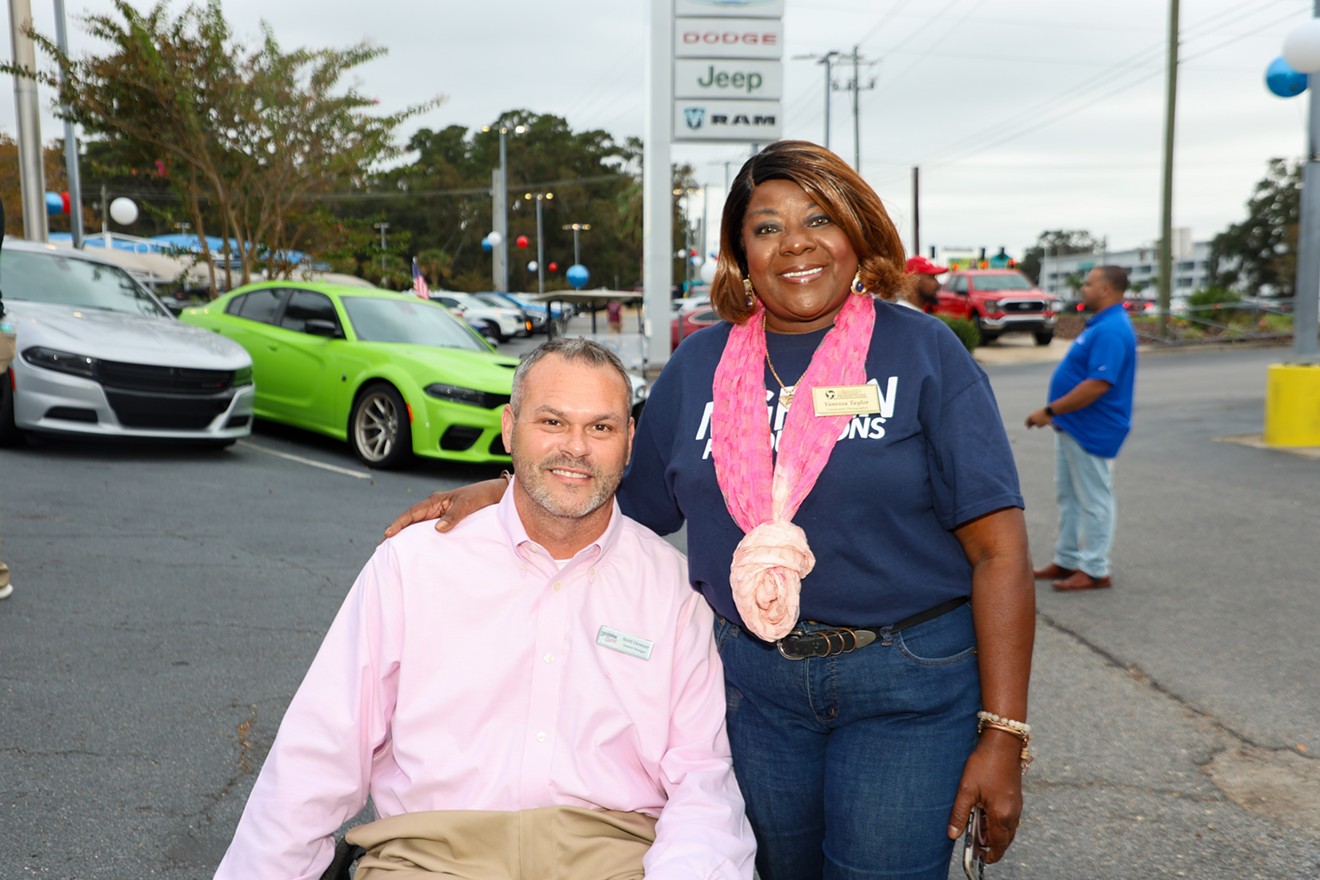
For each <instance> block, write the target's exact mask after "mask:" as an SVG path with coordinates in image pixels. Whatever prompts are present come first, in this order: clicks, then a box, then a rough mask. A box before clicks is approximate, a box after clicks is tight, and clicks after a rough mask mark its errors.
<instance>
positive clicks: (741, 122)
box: [642, 0, 785, 366]
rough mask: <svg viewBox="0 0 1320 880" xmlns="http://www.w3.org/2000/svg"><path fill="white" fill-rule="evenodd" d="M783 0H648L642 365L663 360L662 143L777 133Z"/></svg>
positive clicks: (742, 139)
mask: <svg viewBox="0 0 1320 880" xmlns="http://www.w3.org/2000/svg"><path fill="white" fill-rule="evenodd" d="M784 2H785V0H651V22H650V26H651V41H650V54H649V56H648V58H647V66H646V75H647V114H646V131H645V136H646V146H645V151H644V154H643V157H644V163H645V167H644V169H643V179H642V188H643V198H644V200H645V205H646V207H645V214H644V219H643V241H644V244H643V249H644V254H643V263H644V268H643V283H644V284H645V287H646V300H645V303H646V314H647V315H648V316H649V317H648V318H647V322H646V328H645V330H646V334H647V336H648V341H647V350H646V351H647V361H648V362H649V363H650V364H651V365H656V366H658V365H662V364H664V362H665V361H667V360H668V359H669V341H670V337H669V328H668V326H666V325H667V323H668V321H669V302H670V292H671V289H672V286H673V263H672V254H673V253H674V232H673V213H672V211H673V205H672V197H673V180H672V170H671V149H672V144H673V143H721V142H723V143H749V144H755V143H765V142H767V141H774V140H778V139H779V138H780V137H782V130H783V115H784V111H783V95H784V70H783V43H784V27H783V17H784ZM702 249H703V250H704V249H705V242H704V241H703V242H702ZM662 322H663V323H662Z"/></svg>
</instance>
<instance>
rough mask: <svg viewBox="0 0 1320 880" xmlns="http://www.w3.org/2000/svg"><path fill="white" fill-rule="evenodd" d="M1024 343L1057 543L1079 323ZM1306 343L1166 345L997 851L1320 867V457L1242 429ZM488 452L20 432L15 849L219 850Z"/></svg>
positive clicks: (1036, 458) (994, 869) (123, 866)
mask: <svg viewBox="0 0 1320 880" xmlns="http://www.w3.org/2000/svg"><path fill="white" fill-rule="evenodd" d="M1015 347H1016V346H1012V345H1005V344H1004V343H1002V342H1001V343H1000V344H999V345H997V346H995V347H993V348H996V349H998V350H1002V351H1009V350H1011V349H1013V348H1015ZM503 348H504V349H505V350H508V346H505V347H503ZM1028 348H1029V349H1030V351H1031V354H1030V356H1028V355H1027V354H1025V353H1023V354H1020V355H1019V356H1016V357H1012V358H1010V357H1009V356H1008V355H1001V357H1003V358H1004V360H1003V361H1000V362H997V363H994V362H988V361H986V360H984V359H983V361H982V362H983V363H985V364H986V368H987V370H988V372H989V373H990V376H991V381H992V383H993V385H994V388H995V391H996V394H997V395H998V398H999V401H1000V406H1001V410H1002V412H1003V415H1004V418H1005V422H1006V424H1007V426H1008V430H1009V436H1010V439H1011V440H1012V442H1013V447H1014V450H1015V454H1016V456H1017V459H1018V464H1019V470H1020V472H1021V475H1022V482H1023V490H1024V494H1025V496H1026V498H1027V505H1028V508H1027V518H1028V524H1029V528H1030V533H1031V539H1032V544H1033V547H1034V548H1035V552H1036V555H1037V558H1038V561H1043V560H1044V559H1045V558H1046V557H1047V555H1048V551H1049V546H1050V544H1051V542H1052V539H1053V518H1054V506H1053V490H1052V450H1051V445H1050V438H1049V437H1048V435H1047V434H1045V433H1044V432H1040V431H1034V432H1027V431H1026V430H1025V429H1024V428H1022V427H1021V420H1022V418H1023V417H1024V416H1025V413H1026V412H1027V411H1028V409H1030V408H1034V407H1035V406H1036V405H1038V403H1037V402H1038V401H1039V399H1040V396H1041V395H1042V394H1043V391H1044V387H1045V383H1046V382H1047V380H1048V375H1049V371H1050V369H1051V364H1050V363H1049V362H1048V360H1045V361H1044V362H1042V360H1041V359H1042V358H1054V357H1057V355H1058V354H1061V352H1062V350H1063V346H1062V345H1061V344H1060V343H1056V344H1055V345H1053V346H1050V347H1049V348H1048V349H1047V350H1045V351H1037V350H1035V347H1034V346H1030V347H1028ZM1055 349H1057V351H1055ZM988 351H989V349H987V352H988ZM984 354H985V353H983V356H984ZM1283 354H1284V352H1282V351H1280V350H1241V351H1226V352H1206V353H1183V354H1177V355H1159V356H1148V357H1147V356H1143V359H1142V364H1141V368H1140V377H1139V388H1138V403H1137V427H1136V430H1135V431H1134V433H1133V436H1132V439H1131V441H1130V442H1129V445H1128V447H1127V448H1126V449H1125V450H1124V452H1123V456H1122V457H1121V458H1120V460H1119V465H1118V470H1117V477H1116V479H1117V486H1118V494H1119V504H1120V509H1119V531H1118V539H1117V545H1116V553H1115V572H1114V576H1115V587H1114V589H1112V590H1108V591H1103V592H1101V593H1093V594H1081V595H1064V594H1056V593H1053V592H1052V591H1050V590H1048V588H1045V589H1043V590H1041V591H1040V592H1039V617H1038V636H1037V650H1036V657H1035V664H1034V677H1033V685H1032V710H1031V721H1032V724H1033V726H1034V727H1035V728H1036V736H1035V740H1036V746H1037V749H1038V752H1039V758H1038V760H1037V762H1036V765H1035V767H1034V768H1033V769H1032V771H1031V773H1030V775H1029V776H1028V777H1027V780H1026V790H1027V809H1026V813H1025V815H1024V820H1023V825H1022V828H1021V830H1020V834H1019V839H1018V842H1017V843H1016V844H1015V846H1014V848H1013V849H1012V850H1011V851H1010V853H1009V855H1008V857H1007V858H1006V859H1005V860H1004V861H1003V862H1001V863H1000V864H998V865H995V866H991V867H990V868H988V869H987V872H986V875H987V877H992V878H993V877H1000V878H1063V877H1073V876H1083V877H1099V878H1132V880H1146V878H1155V877H1161V878H1162V877H1201V876H1213V877H1220V876H1223V877H1234V878H1269V880H1302V878H1315V877H1317V876H1320V772H1317V767H1320V762H1318V761H1317V757H1316V756H1317V755H1318V754H1320V688H1317V687H1316V684H1315V670H1316V669H1317V668H1320V640H1317V638H1316V621H1317V620H1320V589H1317V586H1316V583H1317V581H1316V575H1315V573H1316V572H1317V571H1320V542H1318V541H1316V540H1315V538H1316V535H1317V530H1316V524H1317V523H1320V460H1317V459H1316V458H1310V457H1307V456H1305V455H1301V454H1293V453H1289V452H1284V451H1279V450H1269V449H1262V448H1254V447H1252V446H1249V445H1243V444H1242V443H1238V442H1227V441H1226V438H1241V437H1247V436H1250V435H1251V434H1252V433H1253V432H1255V433H1257V434H1258V433H1259V431H1260V428H1261V419H1262V413H1263V395H1264V388H1265V378H1264V377H1265V368H1266V366H1267V365H1268V364H1269V363H1271V362H1273V361H1276V360H1279V359H1280V358H1281V357H1282V356H1283ZM1009 361H1012V362H1009ZM494 470H497V469H491V468H475V467H454V466H451V465H445V464H441V463H435V462H427V463H423V464H422V465H420V466H419V467H418V468H416V469H414V470H412V471H406V472H402V473H381V472H372V471H367V470H365V469H364V468H362V467H361V466H360V465H359V464H358V463H357V462H356V460H355V459H353V458H352V457H351V455H350V454H349V453H348V451H347V448H346V447H343V446H342V445H340V444H337V443H333V442H331V441H328V440H322V439H320V438H316V437H312V436H310V435H306V434H302V433H299V432H296V431H291V430H285V429H278V428H268V427H263V428H261V429H260V430H259V431H258V432H257V433H256V434H254V436H253V437H252V438H250V439H248V440H244V441H241V442H240V443H239V444H237V445H235V446H234V447H232V448H230V449H229V450H227V451H222V452H215V451H209V452H208V451H200V450H187V449H178V448H172V447H154V446H137V445H127V446H113V447H101V446H98V445H96V444H90V443H81V442H78V443H74V442H55V443H50V444H46V445H42V446H38V447H34V448H30V449H24V450H0V541H2V542H3V543H2V545H0V547H2V550H0V556H3V558H4V559H5V560H6V561H7V562H9V563H10V565H11V566H12V567H13V570H14V574H13V578H14V583H15V594H14V596H13V597H12V598H11V599H8V600H5V601H3V602H0V756H3V760H0V816H3V817H4V829H5V833H4V834H3V835H0V877H3V878H8V877H15V878H17V877H51V878H70V877H77V878H120V877H124V876H147V877H162V878H171V880H175V878H177V880H184V878H196V877H205V876H209V873H210V871H211V870H212V869H213V868H214V865H215V864H216V862H217V861H218V860H219V858H220V855H221V853H222V852H223V850H224V848H225V846H226V844H227V842H228V837H229V835H230V833H231V832H232V829H233V827H234V824H235V823H236V821H237V818H238V815H239V812H240V811H241V809H242V806H243V801H244V798H245V797H246V794H247V791H248V789H249V788H250V786H251V784H252V780H253V774H254V773H255V771H256V769H257V768H258V767H259V766H260V763H261V760H262V757H263V756H264V754H265V751H266V749H267V748H268V747H269V744H270V741H271V739H272V737H273V736H274V733H275V729H276V726H277V725H278V722H279V718H280V716H281V714H282V712H283V709H284V706H285V705H286V704H287V701H288V699H289V698H290V696H291V695H292V692H293V690H294V689H295V688H296V687H297V684H298V682H299V681H300V679H301V676H302V673H303V671H304V669H305V668H306V665H307V663H308V662H309V660H310V658H311V656H312V654H313V653H314V652H315V650H316V647H317V645H318V644H319V640H320V637H321V634H322V633H323V631H324V629H325V627H326V625H327V624H328V622H329V620H330V619H331V617H332V616H333V614H334V612H335V610H336V609H337V607H338V605H339V602H340V601H341V599H342V597H343V595H344V592H345V591H346V590H347V588H348V585H349V584H350V583H351V581H352V579H353V577H354V575H355V574H356V572H357V571H358V569H359V568H360V567H361V566H362V564H363V563H364V561H365V560H366V558H367V557H368V556H369V554H370V553H371V551H372V549H373V547H374V545H375V543H376V540H377V538H378V535H379V533H380V530H381V529H382V528H383V526H384V525H385V524H386V523H387V522H388V521H389V520H390V519H391V518H392V517H393V516H394V515H395V514H396V513H398V512H399V511H400V510H402V509H403V508H404V507H406V506H407V505H409V504H411V503H412V502H413V501H414V500H416V499H418V498H421V497H423V496H424V495H425V494H427V493H428V492H430V491H433V490H435V489H438V488H443V487H446V486H450V485H456V484H459V483H463V482H468V481H471V480H473V479H478V478H482V477H485V476H488V475H490V474H491V473H492V472H493V471H494Z"/></svg>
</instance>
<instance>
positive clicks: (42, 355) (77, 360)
mask: <svg viewBox="0 0 1320 880" xmlns="http://www.w3.org/2000/svg"><path fill="white" fill-rule="evenodd" d="M23 360H25V361H27V362H28V363H29V364H31V365H32V366H34V367H41V368H42V369H45V370H54V371H55V372H57V373H68V374H69V375H70V376H82V377H83V378H84V379H95V378H96V358H92V357H87V356H86V355H81V354H72V353H70V352H67V351H59V350H58V349H54V348H43V347H41V346H40V345H34V346H32V347H31V348H26V349H24V350H23Z"/></svg>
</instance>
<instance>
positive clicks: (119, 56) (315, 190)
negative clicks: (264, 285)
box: [6, 0, 440, 290]
mask: <svg viewBox="0 0 1320 880" xmlns="http://www.w3.org/2000/svg"><path fill="white" fill-rule="evenodd" d="M112 2H113V4H114V7H115V13H116V15H92V16H88V17H87V18H86V19H85V26H86V29H87V31H88V32H89V33H90V34H91V35H92V36H94V37H97V38H98V39H99V40H100V41H102V42H103V43H104V44H106V45H108V47H109V50H108V51H107V53H106V54H104V55H100V56H88V57H85V58H80V59H73V58H69V57H68V56H66V55H64V54H63V53H61V52H60V51H59V49H58V47H57V46H56V45H55V44H54V42H53V41H51V40H50V39H49V38H47V37H44V36H42V35H40V34H34V35H33V36H34V39H36V41H37V43H38V45H39V46H40V47H41V49H42V51H43V52H44V53H46V54H47V55H49V56H50V57H51V58H52V59H54V61H55V63H56V66H57V67H58V69H59V72H60V76H59V77H56V76H55V75H54V74H51V73H39V72H35V71H16V70H14V69H13V68H12V66H10V67H8V68H6V70H7V71H8V72H11V73H18V74H20V75H29V76H36V77H37V78H39V79H41V80H42V81H44V82H46V83H47V84H49V85H51V86H52V87H53V88H55V90H56V94H57V96H58V103H59V104H60V105H63V106H64V107H67V108H68V110H67V115H68V117H69V118H71V119H72V120H73V121H74V122H75V123H77V124H79V125H81V126H82V127H83V129H84V131H85V132H86V133H87V134H88V136H89V138H93V139H101V140H104V141H105V142H107V143H108V144H110V145H112V146H113V147H116V148H118V153H119V154H120V155H121V156H122V157H125V158H127V159H129V160H130V162H135V163H136V162H142V161H155V160H157V159H159V160H160V161H161V163H162V164H163V166H164V167H165V168H166V169H167V172H166V173H167V175H168V180H169V185H170V188H171V189H172V190H173V191H174V192H175V194H176V195H177V196H178V198H179V201H180V204H181V207H182V212H183V214H184V215H186V216H188V217H189V219H190V221H191V225H192V230H193V232H195V233H196V234H197V235H198V236H201V237H203V241H205V236H206V235H207V234H208V233H212V232H213V233H215V234H219V235H220V236H221V238H222V239H223V240H224V241H225V245H224V253H223V257H224V260H223V265H224V266H226V269H225V271H226V274H227V275H228V272H229V269H228V268H227V267H228V266H229V264H230V259H229V258H230V256H231V254H230V248H231V247H232V248H234V249H235V251H236V254H237V257H238V260H239V263H240V267H241V269H240V272H241V278H240V281H241V282H243V283H245V282H247V281H249V280H251V278H252V276H253V274H254V272H255V271H256V270H258V269H259V268H264V269H267V270H269V271H272V272H273V273H276V274H283V275H286V276H287V275H288V274H289V273H290V272H291V271H292V268H293V267H292V266H291V265H290V264H289V262H288V260H287V258H286V257H285V255H286V254H287V253H288V251H290V250H292V249H304V250H306V249H319V248H326V247H330V246H333V245H334V244H335V243H336V239H337V238H339V237H340V236H338V235H337V232H338V225H337V223H336V221H335V219H334V218H333V217H332V216H331V214H330V212H329V211H327V210H325V209H324V206H320V205H317V204H316V202H315V197H316V196H317V195H318V194H321V193H324V192H328V191H331V190H333V189H335V188H337V187H339V186H342V185H343V182H344V181H353V180H359V181H360V180H362V178H363V177H364V175H365V174H366V173H367V172H368V171H369V170H370V169H371V168H372V167H373V166H377V165H379V164H381V163H383V162H385V161H387V160H388V159H390V158H392V157H394V156H396V155H398V154H399V152H400V150H399V149H398V148H397V147H396V146H395V145H394V144H393V142H392V137H393V132H394V130H395V128H397V126H398V125H399V124H401V123H402V122H403V121H404V120H406V119H408V118H410V117H412V116H413V115H415V114H417V113H420V112H422V111H424V110H426V109H429V108H430V107H432V106H434V105H435V104H436V103H438V101H439V100H440V99H436V100H433V101H430V102H427V103H425V104H421V105H417V106H414V107H410V108H407V109H405V110H403V111H400V112H398V113H394V114H388V115H374V114H372V113H368V112H366V111H367V109H368V108H370V107H373V105H374V104H375V102H374V101H373V100H372V99H370V98H368V97H366V96H364V95H362V94H360V93H358V92H357V91H356V90H354V89H352V88H340V85H339V84H340V80H341V78H342V77H343V76H344V74H345V73H347V72H348V71H351V70H352V69H354V68H356V67H358V66H360V65H362V64H364V63H366V62H368V61H371V60H372V59H374V58H377V57H379V56H380V55H382V54H384V52H385V50H384V49H379V48H373V47H371V46H369V45H367V44H366V43H362V44H358V45H356V46H352V47H349V48H347V49H298V50H294V51H292V52H284V51H283V50H281V49H280V47H279V45H278V43H277V42H276V40H275V37H274V35H273V34H272V32H271V31H270V29H269V27H267V26H266V25H264V24H263V25H262V32H263V39H262V41H261V44H260V45H259V46H257V47H255V48H249V47H247V46H245V45H243V44H241V43H239V42H238V41H237V40H236V39H235V38H234V36H233V34H232V33H231V31H230V28H229V25H228V23H227V22H226V21H225V18H224V15H223V12H222V10H221V6H220V2H219V0H209V2H207V3H205V5H195V4H190V5H188V6H187V7H185V8H184V10H183V11H182V12H181V13H180V14H179V16H178V17H177V18H170V17H169V16H168V15H167V11H166V5H167V4H166V2H164V0H162V2H160V3H157V4H156V5H155V6H153V7H152V8H151V9H150V10H148V11H147V12H145V13H142V12H138V11H137V10H136V9H134V8H133V6H131V5H129V3H128V2H127V0H112ZM57 109H58V108H57ZM231 242H232V244H231ZM205 256H209V254H205ZM208 263H209V260H208ZM212 282H213V283H212V289H213V290H214V289H215V288H216V287H217V285H216V284H215V276H214V270H213V271H212ZM232 282H233V279H232V278H230V277H227V278H226V286H227V287H228V286H232Z"/></svg>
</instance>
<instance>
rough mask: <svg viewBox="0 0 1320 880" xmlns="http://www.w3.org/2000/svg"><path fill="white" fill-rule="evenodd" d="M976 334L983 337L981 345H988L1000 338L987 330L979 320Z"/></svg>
mask: <svg viewBox="0 0 1320 880" xmlns="http://www.w3.org/2000/svg"><path fill="white" fill-rule="evenodd" d="M976 332H977V333H979V334H980V335H981V342H980V344H981V345H988V344H989V343H991V342H994V341H995V340H996V339H998V338H999V334H998V333H996V332H993V331H991V330H987V329H985V327H984V325H982V324H981V322H980V321H979V320H978V321H977V322H976Z"/></svg>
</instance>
